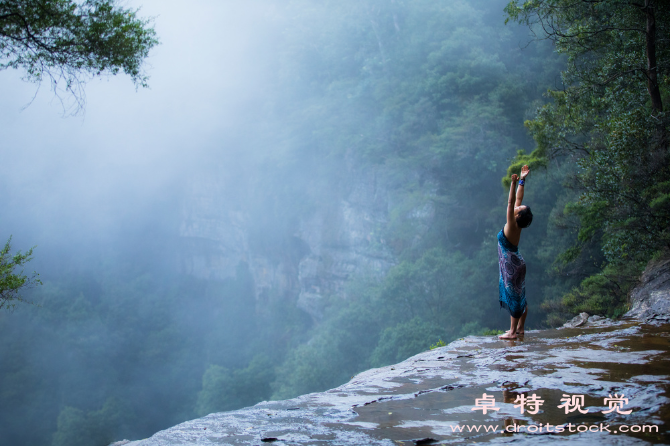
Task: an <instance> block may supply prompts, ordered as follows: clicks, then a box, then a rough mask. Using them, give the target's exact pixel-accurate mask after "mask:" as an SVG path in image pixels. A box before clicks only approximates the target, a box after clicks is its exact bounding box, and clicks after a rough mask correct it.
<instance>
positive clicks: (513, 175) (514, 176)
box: [512, 166, 528, 183]
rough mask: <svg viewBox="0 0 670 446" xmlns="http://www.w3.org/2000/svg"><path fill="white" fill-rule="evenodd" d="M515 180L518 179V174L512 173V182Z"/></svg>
mask: <svg viewBox="0 0 670 446" xmlns="http://www.w3.org/2000/svg"><path fill="white" fill-rule="evenodd" d="M524 167H528V166H524ZM522 175H523V173H522ZM517 181H519V176H518V175H517V174H515V173H513V174H512V183H516V182H517Z"/></svg>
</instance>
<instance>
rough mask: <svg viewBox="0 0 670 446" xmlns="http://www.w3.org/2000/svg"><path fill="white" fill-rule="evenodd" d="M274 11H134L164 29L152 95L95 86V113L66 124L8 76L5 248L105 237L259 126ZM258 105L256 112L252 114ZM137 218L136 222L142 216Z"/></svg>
mask: <svg viewBox="0 0 670 446" xmlns="http://www.w3.org/2000/svg"><path fill="white" fill-rule="evenodd" d="M268 3H269V2H264V1H259V0H252V1H250V0H224V1H221V0H218V1H205V0H199V1H195V2H188V3H184V2H183V1H179V2H177V1H173V0H132V1H127V2H125V3H124V4H125V5H127V6H128V7H138V6H141V12H140V16H143V17H147V16H153V17H155V28H156V31H157V33H158V36H159V39H160V41H161V45H159V46H158V47H156V48H154V50H152V52H151V54H150V58H149V60H148V64H147V67H146V68H147V71H148V74H149V75H150V80H149V84H150V89H139V90H138V91H136V90H135V87H134V85H133V84H132V82H131V81H130V79H129V78H128V77H127V76H125V75H118V76H116V77H110V78H103V79H94V80H93V81H91V82H89V84H88V85H87V87H86V108H85V113H83V114H81V115H79V116H75V117H63V116H62V115H63V107H62V105H61V103H60V102H59V101H58V99H56V98H55V97H54V94H53V93H52V92H51V91H50V90H49V86H48V85H46V84H45V85H42V86H41V88H40V89H39V91H38V92H37V96H36V98H35V100H34V101H33V102H32V104H30V105H28V106H27V108H24V107H25V106H26V105H27V104H28V103H30V101H31V100H32V98H33V96H34V95H35V92H36V90H37V86H36V85H35V84H31V83H26V82H23V81H21V80H20V77H21V75H22V73H21V72H20V71H19V70H5V71H0V98H1V99H0V101H1V102H2V105H1V106H0V113H1V114H2V115H1V124H0V125H1V126H2V139H1V142H0V191H1V192H2V198H1V199H2V211H0V217H2V218H3V219H4V222H2V224H0V238H2V239H6V238H7V237H8V236H9V235H10V234H14V240H15V246H16V247H17V248H25V247H26V246H25V244H34V243H40V242H41V241H43V240H44V239H45V238H48V237H61V236H64V235H66V233H68V232H70V233H71V234H67V235H68V236H72V235H74V236H77V234H82V233H87V232H89V231H90V232H99V233H104V232H105V230H106V229H109V227H110V226H113V225H114V224H115V220H116V219H117V218H118V217H119V216H121V215H123V214H128V213H130V214H132V213H136V212H138V209H142V208H143V206H145V205H146V203H147V202H150V201H151V200H154V199H159V198H158V197H160V196H161V195H162V194H163V195H164V192H165V189H164V188H165V187H166V185H167V184H168V183H170V181H169V180H171V179H174V178H177V177H180V176H184V175H188V174H189V173H188V172H189V166H197V165H199V164H200V163H202V162H203V160H204V159H205V158H208V157H209V158H211V157H216V156H217V155H216V154H217V152H224V151H227V150H231V149H234V147H228V146H229V145H230V143H227V142H226V141H229V140H231V139H230V135H231V134H233V133H235V131H237V129H240V128H241V127H243V125H244V124H245V122H248V121H249V120H250V119H253V116H254V115H253V113H250V111H251V110H250V107H251V108H253V104H255V103H256V101H257V100H258V99H259V97H260V93H259V89H260V86H261V85H262V84H263V81H264V79H265V78H266V77H267V75H268V73H267V70H268V68H267V64H263V63H262V62H263V61H264V60H266V59H267V56H268V51H270V50H269V49H268V44H267V42H268V41H270V40H271V39H268V38H267V36H268V28H267V25H266V24H267V23H269V22H272V20H273V17H274V16H275V12H273V8H272V7H271V6H268ZM250 104H251V105H250ZM131 216H132V215H131Z"/></svg>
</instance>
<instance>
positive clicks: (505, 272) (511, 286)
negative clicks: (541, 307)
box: [498, 229, 526, 318]
mask: <svg viewBox="0 0 670 446" xmlns="http://www.w3.org/2000/svg"><path fill="white" fill-rule="evenodd" d="M498 264H499V265H500V281H499V282H498V289H499V292H500V307H501V308H505V309H506V310H507V311H509V314H510V315H511V316H512V317H513V318H519V317H521V315H522V314H523V313H524V312H525V311H526V262H525V261H524V260H523V257H521V254H520V253H519V247H518V246H515V245H513V244H512V243H510V241H509V240H507V237H505V233H504V232H503V230H502V229H501V230H500V232H499V233H498Z"/></svg>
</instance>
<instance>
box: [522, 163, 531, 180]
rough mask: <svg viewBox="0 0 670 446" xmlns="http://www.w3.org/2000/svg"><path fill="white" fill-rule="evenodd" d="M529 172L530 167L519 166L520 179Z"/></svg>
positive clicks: (523, 178) (524, 177)
mask: <svg viewBox="0 0 670 446" xmlns="http://www.w3.org/2000/svg"><path fill="white" fill-rule="evenodd" d="M529 173H530V169H529V168H528V166H523V167H522V168H521V179H522V180H525V179H526V177H527V176H528V174H529Z"/></svg>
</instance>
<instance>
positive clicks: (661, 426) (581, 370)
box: [127, 319, 670, 446]
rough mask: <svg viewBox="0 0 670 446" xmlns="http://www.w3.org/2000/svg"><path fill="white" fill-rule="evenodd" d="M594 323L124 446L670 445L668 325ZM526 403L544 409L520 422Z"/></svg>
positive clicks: (367, 375)
mask: <svg viewBox="0 0 670 446" xmlns="http://www.w3.org/2000/svg"><path fill="white" fill-rule="evenodd" d="M588 320H589V319H587V321H586V322H585V323H584V324H582V325H587V323H588ZM597 322H600V323H599V324H597V325H596V326H594V327H590V328H588V325H587V328H582V327H579V328H565V329H562V330H547V331H529V332H527V333H526V335H525V338H521V339H518V340H513V341H501V340H498V339H497V338H496V337H483V336H478V337H475V336H471V337H467V338H465V339H462V340H459V341H455V342H452V343H451V344H449V345H447V346H446V347H442V348H439V349H435V350H432V351H428V352H424V353H421V354H418V355H416V356H414V357H412V358H409V359H408V360H406V361H404V362H402V363H400V364H396V365H393V366H388V367H383V368H379V369H372V370H368V371H366V372H363V373H361V374H359V375H357V376H355V377H354V378H353V379H352V380H351V381H350V382H348V383H347V384H344V385H342V386H340V387H338V388H335V389H332V390H329V391H327V392H322V393H313V394H309V395H303V396H301V397H298V398H294V399H291V400H286V401H273V402H263V403H259V404H257V405H255V406H253V407H250V408H246V409H241V410H236V411H231V412H224V413H216V414H210V415H208V416H206V417H203V418H199V419H196V420H191V421H188V422H185V423H182V424H180V425H177V426H174V427H172V428H170V429H167V430H164V431H161V432H158V433H157V434H155V435H153V436H152V437H151V438H148V439H145V440H140V441H133V442H130V443H127V445H128V446H168V445H170V446H174V445H255V444H258V445H260V444H273V445H323V444H333V445H336V444H342V445H389V446H390V445H415V444H452V443H462V444H472V443H492V444H499V443H514V444H522V445H523V444H534V445H535V444H563V443H570V444H576V445H577V444H588V445H589V446H591V445H593V444H600V445H637V444H640V445H642V444H658V443H664V444H667V443H670V432H669V428H668V422H670V398H669V397H670V393H669V390H670V333H668V329H669V328H670V326H669V325H661V324H643V325H639V324H633V323H618V324H610V325H606V324H603V323H602V321H594V323H597ZM484 394H485V395H484ZM533 395H534V397H533ZM582 396H583V402H582V401H581V400H580V397H582ZM523 398H525V399H526V400H527V401H528V400H533V398H534V399H535V400H542V401H543V403H542V404H541V405H539V406H538V407H535V406H533V404H527V405H526V406H524V412H523V413H521V406H519V402H520V401H521V400H522V399H523ZM574 398H576V399H574ZM606 398H608V399H609V400H606ZM477 400H479V401H477ZM566 401H567V404H566ZM490 403H491V404H493V405H494V406H495V408H497V410H494V408H489V407H490V406H489V404H490ZM573 403H577V404H573ZM579 403H582V404H579ZM515 405H516V406H518V407H515ZM478 406H479V409H477V407H478ZM559 406H563V407H559ZM566 406H567V409H566ZM577 406H579V407H577ZM483 408H487V410H486V411H484V410H483ZM566 410H571V411H570V412H568V413H566ZM629 410H630V411H631V412H630V413H628V414H625V413H624V412H627V411H629ZM485 412H486V413H485ZM620 412H621V413H620ZM637 426H640V428H639V429H640V431H639V432H635V430H637ZM557 427H562V428H563V431H562V432H557V431H558V430H559V429H558V428H557ZM589 429H590V430H589ZM626 430H628V432H625V431H626ZM582 431H586V432H582ZM596 431H597V432H596Z"/></svg>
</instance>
